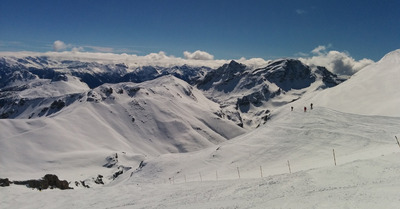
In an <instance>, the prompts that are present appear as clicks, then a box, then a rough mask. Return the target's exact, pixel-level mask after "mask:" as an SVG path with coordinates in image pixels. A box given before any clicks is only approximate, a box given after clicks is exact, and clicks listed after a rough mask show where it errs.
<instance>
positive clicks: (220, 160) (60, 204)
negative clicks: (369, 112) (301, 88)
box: [0, 107, 400, 208]
mask: <svg viewBox="0 0 400 209" xmlns="http://www.w3.org/2000/svg"><path fill="white" fill-rule="evenodd" d="M279 116H280V117H279V118H277V119H276V120H273V121H271V123H268V124H267V125H265V126H263V127H261V128H259V129H257V130H255V131H253V132H250V133H248V134H245V135H242V136H240V137H237V138H235V139H233V140H230V141H227V142H224V143H222V144H220V145H216V146H214V147H210V148H207V149H205V150H201V151H196V152H191V153H179V154H165V155H160V156H159V157H156V158H153V159H151V160H147V161H146V163H147V164H146V166H144V167H143V168H142V169H141V170H136V171H133V172H127V173H125V174H123V175H122V176H121V177H120V178H119V179H118V180H116V181H113V182H111V183H110V184H108V185H106V186H103V187H93V188H91V189H84V188H81V187H76V188H75V189H74V190H70V191H61V190H54V191H51V190H45V191H42V192H38V191H37V190H29V189H26V188H23V187H21V186H11V187H10V188H2V194H5V196H3V197H4V199H3V201H2V202H1V203H0V204H1V206H2V208H11V207H17V208H32V207H33V208H39V207H40V208H71V207H76V208H188V207H190V208H371V207H372V208H376V207H383V208H396V206H398V205H399V204H400V200H399V199H398V196H397V194H398V193H397V192H396V191H397V190H398V188H399V186H400V180H399V173H400V166H399V165H398V163H397V162H398V160H400V148H399V147H398V146H397V144H396V142H395V140H394V138H393V136H394V135H395V134H400V131H399V129H398V124H400V118H396V117H385V116H361V115H354V114H349V113H341V112H337V111H334V110H331V109H328V108H322V107H321V108H319V107H316V108H315V109H314V110H312V111H309V112H307V113H304V112H302V111H294V112H290V111H287V110H283V109H282V110H281V112H280V113H279ZM333 148H334V149H335V151H336V159H337V166H335V165H334V162H333V156H332V149H333ZM217 149H218V150H217ZM287 160H289V161H290V166H291V172H292V173H291V174H290V173H289V170H288V166H287ZM82 161H85V159H82ZM121 163H122V162H121ZM124 163H128V165H129V160H128V161H125V162H124ZM75 166H76V165H75ZM260 166H262V170H263V177H262V178H261V172H260ZM98 167H100V165H98ZM92 168H93V169H96V168H95V166H93V167H92ZM237 168H239V169H240V179H239V176H238V173H237ZM97 171H98V172H101V169H99V168H97ZM69 172H75V171H74V170H69V169H64V170H60V171H59V173H58V174H60V176H73V175H72V174H70V175H68V173H69ZM103 174H104V173H103ZM200 175H201V177H200ZM217 178H218V179H217ZM22 196H23V197H24V198H19V197H22ZM44 198H46V199H48V201H33V200H37V199H44Z"/></svg>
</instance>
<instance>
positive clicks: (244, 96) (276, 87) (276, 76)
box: [197, 59, 343, 128]
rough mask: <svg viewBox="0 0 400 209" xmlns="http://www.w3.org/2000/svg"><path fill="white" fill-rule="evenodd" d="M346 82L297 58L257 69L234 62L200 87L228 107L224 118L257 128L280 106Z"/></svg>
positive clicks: (204, 80)
mask: <svg viewBox="0 0 400 209" xmlns="http://www.w3.org/2000/svg"><path fill="white" fill-rule="evenodd" d="M342 81H343V79H341V78H338V76H337V75H334V74H332V73H331V72H329V71H328V70H326V69H325V68H324V67H315V68H311V67H310V66H307V65H305V64H303V63H302V62H300V61H299V60H294V59H280V60H275V61H271V62H270V63H268V65H267V66H266V67H263V68H256V69H252V68H248V67H246V66H245V65H243V64H240V63H237V62H235V61H231V62H230V63H229V64H225V65H223V66H221V67H220V68H218V69H216V70H215V71H211V72H209V73H208V74H207V75H206V76H205V77H204V79H203V80H201V81H200V82H199V83H198V84H197V87H198V88H199V89H200V90H203V91H204V92H205V95H206V96H207V97H208V98H210V99H212V100H213V101H215V102H217V103H219V104H221V106H222V107H224V109H223V113H222V115H223V116H225V117H227V118H229V119H231V120H233V121H235V122H236V123H237V124H238V125H240V126H241V127H245V128H255V127H258V126H260V125H261V124H264V123H265V121H267V120H268V117H269V116H270V114H271V112H272V111H273V110H274V109H276V108H277V107H280V106H282V105H285V104H288V103H291V102H293V101H295V100H297V99H299V98H301V97H302V96H303V95H304V94H306V93H307V92H313V91H317V90H320V89H325V88H329V87H333V86H336V85H338V84H339V83H341V82H342Z"/></svg>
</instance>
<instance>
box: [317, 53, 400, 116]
mask: <svg viewBox="0 0 400 209" xmlns="http://www.w3.org/2000/svg"><path fill="white" fill-rule="evenodd" d="M399 80H400V50H396V51H393V52H391V53H389V54H387V55H386V56H385V57H384V58H382V59H381V60H380V61H379V62H377V63H375V64H371V65H369V66H367V67H365V68H364V69H362V70H360V71H359V72H357V73H356V74H354V75H353V76H352V77H351V79H349V80H347V81H345V82H344V83H342V84H341V85H339V86H336V87H334V88H331V89H327V90H326V91H323V92H320V93H319V94H318V95H316V96H315V97H313V98H310V99H309V101H310V102H314V103H315V104H317V105H320V106H324V107H329V108H332V109H335V110H339V111H342V112H349V113H355V114H363V115H385V116H396V117H399V116H400V109H399V107H400V91H399V87H398V86H399Z"/></svg>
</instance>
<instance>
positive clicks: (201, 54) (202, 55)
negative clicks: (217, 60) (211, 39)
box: [183, 50, 214, 60]
mask: <svg viewBox="0 0 400 209" xmlns="http://www.w3.org/2000/svg"><path fill="white" fill-rule="evenodd" d="M183 56H184V57H185V59H188V60H213V59H214V55H211V54H209V53H207V52H205V51H200V50H197V51H195V52H193V53H191V52H188V51H184V52H183Z"/></svg>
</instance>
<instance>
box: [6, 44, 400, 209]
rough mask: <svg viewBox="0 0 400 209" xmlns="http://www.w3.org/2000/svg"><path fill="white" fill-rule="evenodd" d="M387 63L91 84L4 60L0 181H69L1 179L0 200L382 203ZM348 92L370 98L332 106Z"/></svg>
mask: <svg viewBox="0 0 400 209" xmlns="http://www.w3.org/2000/svg"><path fill="white" fill-rule="evenodd" d="M5 59H7V60H8V58H5ZM398 60H400V53H399V51H394V52H392V53H389V54H388V55H386V56H385V57H384V58H383V59H382V60H381V61H379V62H378V63H376V64H375V65H371V66H370V67H367V68H364V69H362V70H361V71H359V72H358V73H357V74H356V75H354V76H353V77H350V78H349V79H348V80H347V81H344V82H343V80H342V79H340V78H339V77H337V76H335V75H333V74H331V73H329V72H328V71H326V69H324V68H322V67H315V68H314V67H309V66H307V65H304V64H302V63H301V62H298V61H296V60H292V59H280V60H275V61H270V62H269V63H268V64H267V65H266V66H264V67H262V68H254V69H253V68H250V67H248V66H245V65H243V64H240V63H237V62H236V61H231V62H230V63H227V64H225V65H222V66H221V67H219V68H216V69H210V70H209V71H208V72H206V73H204V74H201V73H199V74H195V75H198V77H197V78H195V77H196V76H195V77H192V78H195V79H193V80H192V81H191V82H193V83H192V85H191V84H189V83H188V82H186V81H184V80H181V79H179V78H177V77H175V76H173V75H170V74H168V75H165V76H158V77H157V78H155V79H151V80H148V81H144V82H140V83H133V82H120V83H103V84H101V85H99V86H97V87H93V88H91V87H90V86H89V85H88V84H87V83H86V82H83V81H82V78H80V77H78V76H74V75H72V74H69V73H61V74H60V75H59V76H56V77H54V76H53V77H52V78H48V77H46V78H44V77H41V76H40V75H38V74H35V73H33V72H31V71H29V67H28V65H23V64H21V63H19V64H17V62H15V63H12V62H11V61H9V60H8V61H7V62H6V64H5V65H4V66H6V69H10V67H12V66H18V65H20V64H21V66H22V67H21V69H22V71H19V70H18V69H19V67H16V68H15V70H9V72H6V73H5V74H4V75H13V76H14V78H15V79H9V78H10V77H8V76H2V78H1V79H6V80H8V81H9V82H8V83H7V85H5V86H4V87H2V88H1V98H0V101H1V102H2V103H1V106H0V109H1V113H5V112H8V115H7V117H4V118H3V119H1V120H0V178H2V179H3V178H9V179H10V180H11V181H20V180H27V179H32V178H40V177H41V176H44V175H45V174H48V173H51V174H56V175H57V176H59V177H60V179H67V180H68V181H69V182H70V184H69V185H70V186H71V187H73V188H74V190H70V191H60V190H53V191H49V190H44V192H35V191H36V190H34V191H32V190H31V189H26V188H24V187H21V186H18V185H14V184H11V186H10V187H9V188H2V194H3V195H2V197H4V198H3V199H2V201H1V202H0V207H1V208H24V207H29V208H39V207H40V208H71V207H79V208H187V207H190V208H324V207H326V208H346V207H349V205H351V207H352V208H371V207H372V208H375V207H385V208H396V207H397V205H398V204H399V203H400V202H399V199H398V193H397V192H396V191H397V188H398V186H399V185H400V180H399V179H400V176H399V173H400V166H398V159H399V157H400V154H399V152H398V149H399V147H398V145H397V144H396V141H395V140H396V138H395V137H394V136H397V137H399V136H400V132H399V129H398V124H400V116H398V115H397V112H395V110H393V109H392V108H391V107H396V106H398V105H399V103H398V98H399V97H398V96H397V95H398V94H397V92H396V91H395V90H396V89H397V82H394V80H396V79H397V75H398V69H399V68H398ZM47 62H49V63H51V62H52V61H49V60H48V61H47ZM24 66H25V67H24ZM187 68H188V69H190V68H191V67H189V66H187ZM2 69H3V70H5V71H6V69H5V68H2ZM26 69H28V70H27V71H24V70H26ZM142 69H143V68H142ZM155 69H156V70H157V68H156V67H155ZM180 69H184V68H180ZM37 70H43V72H44V71H45V70H44V69H37ZM82 71H84V70H82ZM150 71H151V72H154V71H153V70H150ZM184 71H185V70H184ZM22 72H24V73H22ZM2 75H3V74H2ZM145 75H147V74H145ZM356 87H363V88H364V87H365V88H364V89H361V88H360V89H356ZM349 88H350V90H352V91H354V93H348V92H346V91H349ZM378 88H381V89H382V90H381V91H379V90H378ZM375 89H377V90H375ZM365 90H369V91H371V92H364V91H365ZM338 92H341V93H338ZM244 98H247V99H244ZM350 100H354V103H358V102H360V101H367V102H370V103H373V104H374V107H375V108H366V107H365V106H357V105H346V106H341V104H342V103H349V104H354V103H352V102H353V101H350ZM310 103H314V109H312V110H308V111H307V112H304V111H303V106H308V105H309V104H310ZM292 106H293V107H294V110H293V111H291V110H290V107H292ZM299 107H300V108H299ZM384 107H388V108H386V109H385V110H382V108H384ZM46 108H47V109H46ZM345 108H347V109H345ZM11 109H14V111H11V112H10V111H9V110H11ZM43 109H44V111H43ZM380 109H381V110H380ZM378 110H379V111H378ZM42 111H43V113H42V114H41V112H42ZM267 111H269V113H267ZM370 111H376V112H375V113H374V114H369V113H370ZM257 113H258V114H257ZM235 114H236V115H237V117H238V118H241V121H242V122H243V127H244V128H242V127H240V126H238V124H237V122H240V121H237V120H235V119H234V117H233V116H234V115H235ZM252 115H254V117H252ZM266 115H268V117H267V118H266V119H267V122H266V123H264V122H265V121H262V122H260V123H259V122H258V120H259V118H262V117H264V116H266ZM30 116H31V117H30ZM29 118H30V119H29ZM250 120H251V121H252V122H248V121H250ZM263 120H264V119H263ZM257 126H258V128H252V127H257ZM99 179H100V180H101V181H100V180H99ZM100 182H103V183H104V184H105V185H103V184H101V183H100ZM86 186H89V187H91V189H87V188H85V187H86ZM44 194H45V195H44ZM78 199H79V200H84V201H76V200H78ZM44 200H47V201H44ZM53 200H57V201H53ZM59 200H62V201H59Z"/></svg>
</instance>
